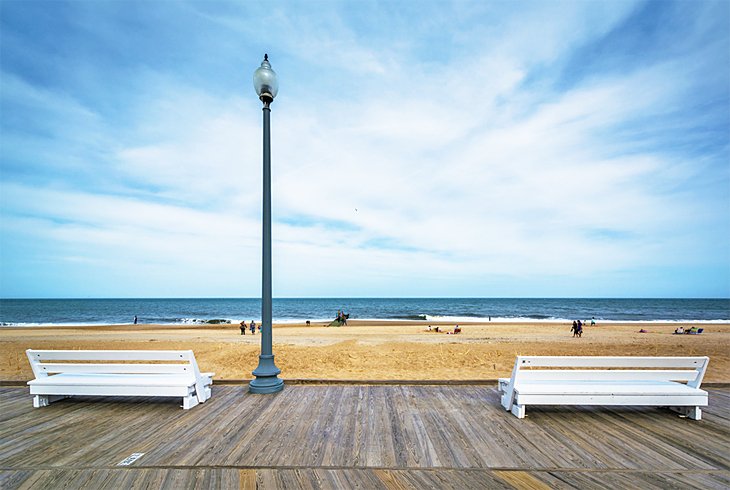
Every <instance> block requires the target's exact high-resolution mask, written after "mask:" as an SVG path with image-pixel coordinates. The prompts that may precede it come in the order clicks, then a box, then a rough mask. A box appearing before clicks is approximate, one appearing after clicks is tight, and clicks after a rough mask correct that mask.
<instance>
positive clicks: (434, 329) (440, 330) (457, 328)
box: [426, 325, 461, 335]
mask: <svg viewBox="0 0 730 490" xmlns="http://www.w3.org/2000/svg"><path fill="white" fill-rule="evenodd" d="M426 331H427V332H436V333H446V334H447V335H456V334H457V333H461V327H460V326H458V325H456V326H455V327H454V331H453V332H449V331H448V330H444V329H443V328H440V327H439V326H438V325H436V326H435V327H432V326H431V325H429V326H428V328H427V329H426Z"/></svg>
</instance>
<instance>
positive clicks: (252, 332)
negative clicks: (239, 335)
mask: <svg viewBox="0 0 730 490" xmlns="http://www.w3.org/2000/svg"><path fill="white" fill-rule="evenodd" d="M255 334H256V322H254V321H253V320H251V335H255Z"/></svg>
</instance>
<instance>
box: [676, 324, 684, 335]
mask: <svg viewBox="0 0 730 490" xmlns="http://www.w3.org/2000/svg"><path fill="white" fill-rule="evenodd" d="M674 333H677V334H682V333H684V327H683V326H681V325H680V326H679V327H678V328H677V329H676V330H675V331H674Z"/></svg>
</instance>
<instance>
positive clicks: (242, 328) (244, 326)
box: [241, 320, 246, 335]
mask: <svg viewBox="0 0 730 490" xmlns="http://www.w3.org/2000/svg"><path fill="white" fill-rule="evenodd" d="M241 335H246V320H241Z"/></svg>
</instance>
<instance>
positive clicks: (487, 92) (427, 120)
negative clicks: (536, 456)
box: [0, 0, 730, 298]
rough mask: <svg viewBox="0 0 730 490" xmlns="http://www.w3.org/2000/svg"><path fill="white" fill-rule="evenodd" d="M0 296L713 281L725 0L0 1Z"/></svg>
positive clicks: (728, 217) (690, 286)
mask: <svg viewBox="0 0 730 490" xmlns="http://www.w3.org/2000/svg"><path fill="white" fill-rule="evenodd" d="M0 50H1V52H0V109H1V112H0V131H1V133H0V172H1V173H0V178H1V180H0V186H1V187H0V233H1V234H0V297H5V298H11V297H15V298H19V297H20V298H22V297H29V298H32V297H198V296H199V297H239V296H242V297H256V296H258V295H259V294H260V277H261V275H260V274H261V272H260V267H261V259H260V256H261V250H260V247H261V178H262V176H261V104H260V102H259V101H258V99H257V98H256V96H255V94H254V91H253V88H252V85H251V77H252V73H253V71H254V70H255V69H256V68H257V67H258V65H259V63H260V62H261V59H262V56H263V54H264V53H268V54H269V56H270V59H271V63H272V66H273V68H274V69H275V70H276V72H277V73H278V75H279V80H280V90H279V95H278V96H277V98H276V100H275V101H274V103H273V105H272V166H273V215H274V223H273V239H274V242H273V259H274V295H275V296H280V297H320V296H322V297H330V296H332V297H349V296H363V297H372V296H386V297H388V296H396V297H401V296H403V297H406V296H425V297H434V296H435V297H441V296H446V297H448V296H457V297H458V296H470V297H471V296H474V297H482V296H484V297H523V296H526V297H564V296H569V297H730V3H728V2H725V1H718V2H708V1H695V2H671V1H651V2H630V1H610V2H599V1H578V2H557V1H556V2H534V3H532V2H481V1H480V2H469V1H459V2H446V1H438V2H423V1H418V2H416V1H400V2H365V1H358V2H321V1H310V2H303V1H302V2H284V1H282V2H221V1H206V2H189V3H188V2H168V1H157V2H155V1H144V2H134V1H125V2H113V1H98V2H97V1H74V2H61V1H53V2H42V1H29V2H23V1H7V0H3V1H2V2H1V3H0Z"/></svg>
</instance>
